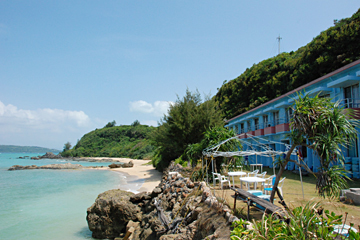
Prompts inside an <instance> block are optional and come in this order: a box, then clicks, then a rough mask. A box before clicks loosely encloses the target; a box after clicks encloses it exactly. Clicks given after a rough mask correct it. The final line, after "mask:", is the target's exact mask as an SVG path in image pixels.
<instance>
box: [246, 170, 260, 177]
mask: <svg viewBox="0 0 360 240" xmlns="http://www.w3.org/2000/svg"><path fill="white" fill-rule="evenodd" d="M258 173H259V170H258V169H256V170H255V171H253V172H249V173H248V177H256V176H257V174H258Z"/></svg>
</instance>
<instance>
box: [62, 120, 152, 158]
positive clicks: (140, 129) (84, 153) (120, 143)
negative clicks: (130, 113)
mask: <svg viewBox="0 0 360 240" xmlns="http://www.w3.org/2000/svg"><path fill="white" fill-rule="evenodd" d="M154 129H155V127H149V126H147V125H140V123H139V122H137V121H135V122H134V123H133V124H132V125H123V126H112V125H111V124H110V125H109V124H108V125H107V126H105V127H104V128H102V129H96V130H94V131H91V132H89V133H87V134H85V135H84V136H83V137H82V138H81V139H80V141H78V143H77V144H76V145H75V146H74V147H73V148H72V149H70V150H68V151H64V152H62V154H61V155H63V156H65V157H71V156H73V157H127V158H133V159H150V158H151V157H152V154H153V150H154V146H153V145H151V143H150V140H149V135H150V134H151V132H153V131H154Z"/></svg>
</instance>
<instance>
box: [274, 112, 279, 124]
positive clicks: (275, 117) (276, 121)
mask: <svg viewBox="0 0 360 240" xmlns="http://www.w3.org/2000/svg"><path fill="white" fill-rule="evenodd" d="M273 118H274V125H279V124H280V119H279V111H276V112H273Z"/></svg>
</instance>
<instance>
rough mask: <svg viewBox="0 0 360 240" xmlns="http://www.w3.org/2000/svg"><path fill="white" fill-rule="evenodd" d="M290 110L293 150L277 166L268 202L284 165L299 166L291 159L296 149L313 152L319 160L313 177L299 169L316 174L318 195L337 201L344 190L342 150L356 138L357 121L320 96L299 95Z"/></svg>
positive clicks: (290, 135)
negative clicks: (277, 169)
mask: <svg viewBox="0 0 360 240" xmlns="http://www.w3.org/2000/svg"><path fill="white" fill-rule="evenodd" d="M292 109H293V114H292V117H291V120H290V129H291V132H290V133H289V138H290V141H291V143H292V146H291V148H290V151H288V153H287V154H286V157H285V159H284V161H280V162H279V164H280V170H279V171H278V173H277V175H276V181H275V184H274V187H273V191H272V192H271V198H270V200H271V201H272V200H273V199H274V194H275V189H276V187H277V184H278V182H279V180H280V178H281V175H282V173H283V172H284V170H285V166H286V165H287V163H288V162H289V161H291V162H294V163H295V164H297V165H300V163H299V162H297V161H295V160H291V159H290V154H291V152H292V151H293V150H294V149H295V147H296V146H299V145H301V146H305V147H307V148H310V149H312V150H313V151H314V152H315V153H316V154H317V156H318V157H319V159H320V166H319V167H318V168H317V172H316V173H313V172H312V171H311V170H310V169H309V168H308V167H307V166H306V165H305V164H302V165H300V166H302V167H304V168H306V169H307V170H308V171H309V172H310V173H313V174H315V176H316V178H317V182H316V189H317V191H318V193H319V195H320V196H322V197H330V198H336V197H338V196H339V194H340V189H346V188H347V181H346V180H347V176H346V175H345V173H346V171H345V170H344V169H343V160H342V159H343V158H344V156H343V154H342V147H348V146H349V145H350V144H351V143H352V142H353V141H354V139H355V138H356V136H357V131H356V128H355V127H358V126H359V123H358V121H357V120H355V119H353V117H352V116H353V113H352V111H350V110H348V111H344V109H342V108H341V107H340V106H339V103H333V102H332V101H330V99H328V98H320V97H319V95H316V96H314V97H310V96H309V95H303V94H301V93H299V94H298V99H295V102H294V105H293V106H292ZM339 164H340V165H339Z"/></svg>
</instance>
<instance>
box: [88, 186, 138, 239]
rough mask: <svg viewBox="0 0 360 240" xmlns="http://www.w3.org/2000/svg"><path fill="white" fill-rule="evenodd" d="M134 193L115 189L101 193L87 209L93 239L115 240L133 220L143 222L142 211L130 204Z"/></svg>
mask: <svg viewBox="0 0 360 240" xmlns="http://www.w3.org/2000/svg"><path fill="white" fill-rule="evenodd" d="M133 195H134V194H133V193H130V192H126V191H122V190H118V189H114V190H109V191H106V192H104V193H101V194H100V195H99V196H98V197H97V199H96V200H95V203H94V204H93V205H92V206H91V207H89V208H88V209H87V216H86V220H87V222H88V226H89V229H90V230H91V231H92V237H93V238H100V239H104V238H115V237H118V236H119V235H120V233H121V232H125V229H126V225H127V224H128V222H129V221H130V220H131V221H133V222H136V221H141V220H142V215H141V209H140V208H139V207H138V206H137V205H135V204H133V203H132V202H130V197H131V196H133Z"/></svg>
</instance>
